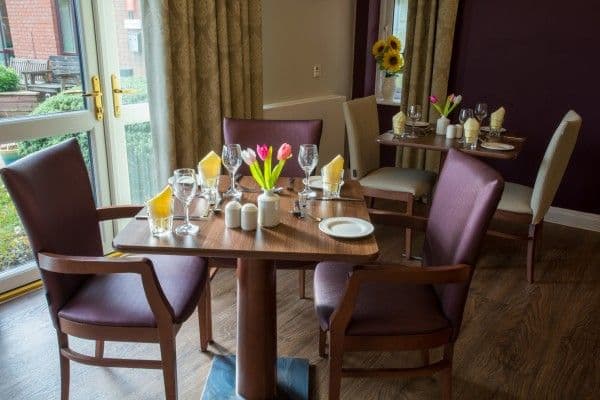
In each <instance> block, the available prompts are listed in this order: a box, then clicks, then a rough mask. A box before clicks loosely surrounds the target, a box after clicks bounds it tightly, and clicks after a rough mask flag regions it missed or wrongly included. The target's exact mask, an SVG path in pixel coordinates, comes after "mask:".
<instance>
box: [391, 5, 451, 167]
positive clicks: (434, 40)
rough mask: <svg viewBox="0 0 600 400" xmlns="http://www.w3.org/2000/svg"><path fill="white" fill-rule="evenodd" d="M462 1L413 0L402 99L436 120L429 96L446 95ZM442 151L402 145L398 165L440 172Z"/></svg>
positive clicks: (410, 6) (441, 96) (433, 120)
mask: <svg viewBox="0 0 600 400" xmlns="http://www.w3.org/2000/svg"><path fill="white" fill-rule="evenodd" d="M458 1H459V0H410V1H409V9H408V26H407V33H406V35H407V38H406V50H405V58H406V60H407V61H406V63H407V68H406V72H405V73H404V76H403V85H402V101H403V103H404V107H405V108H407V107H408V105H409V104H420V105H421V107H422V108H423V116H424V119H428V120H429V121H430V122H435V120H436V119H437V118H438V117H439V116H438V115H437V114H436V113H435V110H434V109H433V107H431V108H430V107H429V96H430V95H431V94H435V95H436V96H438V97H439V98H442V99H443V98H445V96H446V92H447V90H448V78H449V75H450V60H451V57H452V42H453V40H454V26H455V24H456V13H457V11H458ZM439 163H440V154H439V152H437V151H429V150H427V151H425V150H416V149H408V148H399V150H398V152H397V154H396V165H398V166H402V167H404V168H409V167H410V168H421V169H427V170H429V171H434V172H437V171H438V168H439Z"/></svg>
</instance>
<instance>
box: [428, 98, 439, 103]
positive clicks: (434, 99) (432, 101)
mask: <svg viewBox="0 0 600 400" xmlns="http://www.w3.org/2000/svg"><path fill="white" fill-rule="evenodd" d="M429 101H430V102H431V104H436V103H437V102H438V98H437V97H435V96H429Z"/></svg>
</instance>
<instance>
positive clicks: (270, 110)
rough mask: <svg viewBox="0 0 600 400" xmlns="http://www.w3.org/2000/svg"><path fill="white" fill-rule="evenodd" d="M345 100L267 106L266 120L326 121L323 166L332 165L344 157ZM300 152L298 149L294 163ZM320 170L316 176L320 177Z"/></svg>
mask: <svg viewBox="0 0 600 400" xmlns="http://www.w3.org/2000/svg"><path fill="white" fill-rule="evenodd" d="M344 101H346V97H345V96H338V95H330V96H320V97H309V98H306V99H298V100H292V101H285V102H281V103H271V104H265V105H264V106H263V118H264V119H322V120H323V133H322V135H321V144H320V145H319V166H318V167H317V168H320V167H321V166H322V165H323V164H325V163H327V162H329V161H330V160H331V159H332V158H333V157H335V156H336V155H337V154H341V155H342V156H343V155H344V143H345V140H346V126H345V123H344V114H343V111H342V103H344ZM297 152H298V149H294V162H296V155H297V154H298V153H297ZM318 171H319V170H318V169H317V170H316V171H315V173H314V174H316V175H319V174H320V172H318Z"/></svg>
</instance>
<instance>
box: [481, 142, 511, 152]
mask: <svg viewBox="0 0 600 400" xmlns="http://www.w3.org/2000/svg"><path fill="white" fill-rule="evenodd" d="M481 147H483V148H484V149H488V150H501V151H507V150H514V148H515V146H513V145H512V144H508V143H481Z"/></svg>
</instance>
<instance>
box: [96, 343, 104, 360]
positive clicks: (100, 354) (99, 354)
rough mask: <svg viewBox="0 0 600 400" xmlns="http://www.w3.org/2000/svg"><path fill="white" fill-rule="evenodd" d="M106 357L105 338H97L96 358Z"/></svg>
mask: <svg viewBox="0 0 600 400" xmlns="http://www.w3.org/2000/svg"><path fill="white" fill-rule="evenodd" d="M102 357H104V340H96V358H102Z"/></svg>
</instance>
